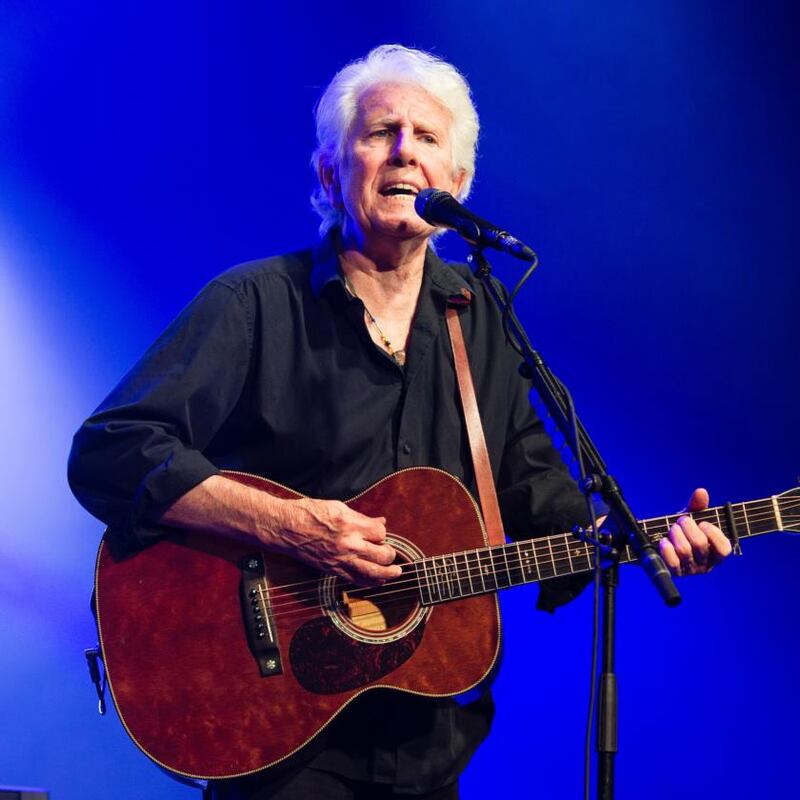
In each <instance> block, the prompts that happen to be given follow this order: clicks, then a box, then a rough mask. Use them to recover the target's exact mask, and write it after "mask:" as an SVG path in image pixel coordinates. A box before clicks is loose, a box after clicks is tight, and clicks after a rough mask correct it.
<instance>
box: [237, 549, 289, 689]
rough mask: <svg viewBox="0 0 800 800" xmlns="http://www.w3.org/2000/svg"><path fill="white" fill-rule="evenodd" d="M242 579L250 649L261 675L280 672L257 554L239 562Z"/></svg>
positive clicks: (276, 647)
mask: <svg viewBox="0 0 800 800" xmlns="http://www.w3.org/2000/svg"><path fill="white" fill-rule="evenodd" d="M239 566H240V569H241V570H242V580H241V583H240V584H239V598H240V600H241V603H242V618H243V621H244V628H245V631H246V633H247V642H248V644H249V645H250V652H251V653H252V654H253V656H254V658H255V659H256V663H257V664H258V669H259V672H260V673H261V677H262V678H268V677H269V676H270V675H280V674H281V673H282V672H283V666H282V664H281V654H280V650H279V648H278V638H277V631H276V628H275V622H274V620H273V617H272V608H271V606H270V603H269V587H268V586H267V575H266V570H265V569H264V559H263V558H262V556H261V554H260V553H254V554H252V555H248V556H245V557H244V558H243V559H242V560H241V563H240V565H239Z"/></svg>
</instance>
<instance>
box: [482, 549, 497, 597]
mask: <svg viewBox="0 0 800 800" xmlns="http://www.w3.org/2000/svg"><path fill="white" fill-rule="evenodd" d="M484 556H485V558H484ZM481 579H482V580H483V585H484V588H486V589H487V590H488V591H490V592H491V591H494V590H495V589H497V588H498V587H497V574H496V573H495V571H494V560H493V558H492V551H491V550H490V549H488V548H487V549H486V550H484V551H483V554H482V555H481Z"/></svg>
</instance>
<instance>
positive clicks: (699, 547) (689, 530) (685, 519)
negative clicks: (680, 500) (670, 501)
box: [678, 514, 710, 567]
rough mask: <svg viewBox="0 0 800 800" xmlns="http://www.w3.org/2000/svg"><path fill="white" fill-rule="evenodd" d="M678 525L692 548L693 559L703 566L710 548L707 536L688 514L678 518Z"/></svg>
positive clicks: (706, 561)
mask: <svg viewBox="0 0 800 800" xmlns="http://www.w3.org/2000/svg"><path fill="white" fill-rule="evenodd" d="M678 525H679V526H680V529H681V531H683V535H684V536H685V537H686V540H687V541H688V542H689V545H690V547H691V548H692V558H693V560H694V561H695V563H697V564H698V565H699V566H701V567H704V566H705V565H706V564H707V563H708V553H709V549H710V545H709V543H708V537H707V536H706V535H705V533H704V532H703V531H702V529H701V528H700V527H699V526H698V524H697V523H696V522H695V521H694V520H693V519H692V518H691V517H690V516H689V515H688V514H687V515H685V516H682V517H679V518H678Z"/></svg>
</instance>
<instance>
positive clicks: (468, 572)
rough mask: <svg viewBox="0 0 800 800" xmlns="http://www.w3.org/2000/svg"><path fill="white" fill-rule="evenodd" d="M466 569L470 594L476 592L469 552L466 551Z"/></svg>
mask: <svg viewBox="0 0 800 800" xmlns="http://www.w3.org/2000/svg"><path fill="white" fill-rule="evenodd" d="M464 568H465V569H464V571H465V572H466V573H467V581H468V582H469V594H470V595H473V594H475V587H474V586H473V585H472V567H470V564H469V553H464Z"/></svg>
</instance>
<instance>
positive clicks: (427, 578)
mask: <svg viewBox="0 0 800 800" xmlns="http://www.w3.org/2000/svg"><path fill="white" fill-rule="evenodd" d="M419 563H420V564H422V571H423V573H424V578H425V585H424V588H425V589H426V590H427V592H428V599H427V600H426V599H425V595H424V594H423V584H422V582H420V584H419V595H420V602H421V603H422V604H423V605H428V606H429V605H431V604H432V603H433V595H432V594H431V579H430V575H429V574H428V559H427V558H423V559H422V560H421V561H420V562H419Z"/></svg>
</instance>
